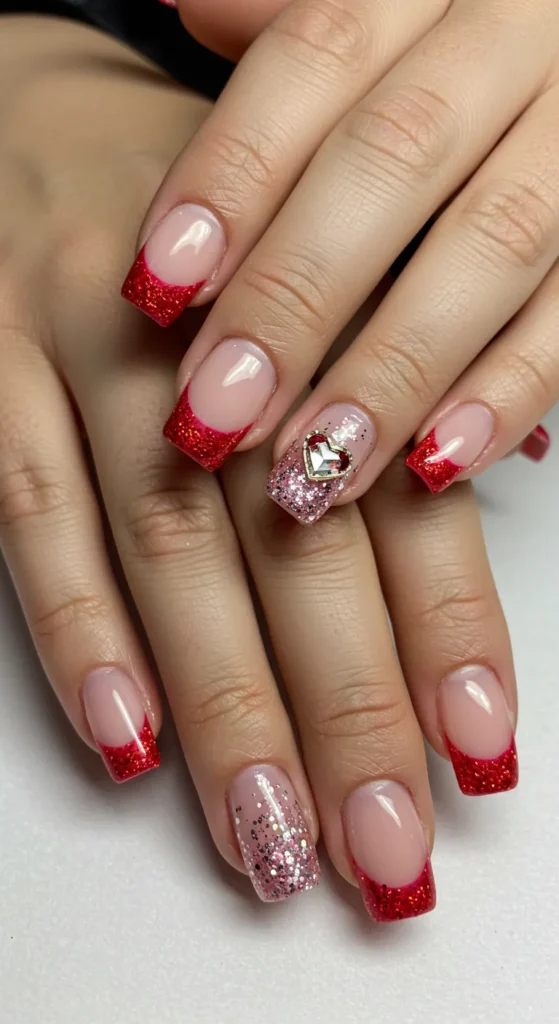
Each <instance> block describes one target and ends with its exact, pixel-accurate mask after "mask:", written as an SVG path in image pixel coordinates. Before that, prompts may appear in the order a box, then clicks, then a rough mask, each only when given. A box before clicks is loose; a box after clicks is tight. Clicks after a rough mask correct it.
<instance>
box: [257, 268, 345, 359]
mask: <svg viewBox="0 0 559 1024" xmlns="http://www.w3.org/2000/svg"><path fill="white" fill-rule="evenodd" d="M242 281H243V284H244V285H245V286H246V287H247V288H248V290H249V292H252V293H254V294H255V295H256V296H257V299H258V310H259V312H258V317H259V320H260V321H262V322H263V323H266V324H270V323H273V324H274V325H275V328H276V330H277V333H278V337H282V336H283V337H284V342H283V343H284V344H285V333H286V329H287V330H288V331H289V332H291V333H292V332H293V330H296V331H297V332H298V331H301V330H302V331H304V332H305V333H308V332H311V333H312V334H318V335H321V334H322V333H323V332H324V331H325V330H326V329H327V327H328V325H329V323H330V321H331V320H332V316H333V311H332V305H333V304H332V293H333V289H334V282H333V280H332V275H331V274H330V272H329V270H328V268H327V266H326V264H325V262H324V261H322V260H321V259H320V257H319V256H318V255H317V254H314V253H311V252H310V251H309V252H297V253H284V254H280V255H273V256H270V257H268V258H267V259H266V260H265V261H263V260H260V265H256V263H250V262H249V263H248V264H247V266H246V268H245V269H244V271H243V278H242Z"/></svg>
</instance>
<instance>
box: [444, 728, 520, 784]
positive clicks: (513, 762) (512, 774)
mask: <svg viewBox="0 0 559 1024" xmlns="http://www.w3.org/2000/svg"><path fill="white" fill-rule="evenodd" d="M445 741H446V745H447V749H448V753H449V756H450V760H451V762H452V767H453V768H454V774H455V775H456V781H457V782H458V785H459V787H460V790H461V792H462V793H464V795H465V796H490V795H491V794H492V793H508V792H509V791H510V790H511V789H516V786H517V785H518V754H517V750H516V742H515V740H514V737H513V738H512V739H511V742H510V745H509V746H508V748H507V749H506V750H505V751H504V752H503V753H502V754H500V755H499V757H492V758H476V757H470V756H469V755H468V754H465V753H464V752H463V751H462V750H459V749H458V747H455V746H454V744H453V743H452V742H451V740H449V738H448V736H445Z"/></svg>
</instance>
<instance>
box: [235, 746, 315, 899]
mask: <svg viewBox="0 0 559 1024" xmlns="http://www.w3.org/2000/svg"><path fill="white" fill-rule="evenodd" d="M227 797H228V803H229V810H230V814H231V819H232V821H233V826H234V829H235V834H236V836H237V841H238V843H239V849H240V851H241V855H242V858H243V860H244V863H245V867H246V868H247V870H248V873H249V877H250V880H251V882H252V884H253V886H254V888H255V890H256V893H257V895H258V896H259V897H260V899H261V900H264V901H265V902H266V903H275V902H277V901H279V900H285V899H287V898H288V897H289V896H293V895H294V894H295V893H298V892H304V891H306V890H307V889H313V888H314V886H315V885H318V882H319V880H320V868H319V864H318V857H317V854H316V848H315V845H314V843H313V840H312V836H311V834H310V832H309V830H308V827H307V823H306V821H305V818H304V817H303V812H302V811H301V808H300V807H299V804H298V802H297V798H296V796H295V792H294V790H293V786H292V785H291V782H290V780H289V779H288V777H287V775H286V774H285V772H283V771H281V769H279V768H276V767H274V765H269V764H259V765H251V766H250V767H249V768H245V769H244V770H243V771H242V772H240V773H239V775H237V777H236V778H235V779H234V781H233V783H232V784H231V786H230V788H229V792H228V794H227Z"/></svg>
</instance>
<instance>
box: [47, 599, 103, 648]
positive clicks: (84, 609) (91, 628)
mask: <svg viewBox="0 0 559 1024" xmlns="http://www.w3.org/2000/svg"><path fill="white" fill-rule="evenodd" d="M109 620H110V612H109V609H108V607H107V603H106V601H104V600H103V598H101V597H98V596H96V595H92V594H79V595H75V596H72V597H69V598H67V599H66V600H65V601H62V602H61V603H60V604H59V605H57V607H56V608H49V609H48V610H47V611H45V612H41V614H40V615H37V616H36V617H35V618H34V619H33V620H32V621H31V623H30V628H31V632H32V634H33V636H34V637H35V639H36V640H37V642H38V643H41V642H42V641H45V640H53V639H55V638H57V637H59V636H60V635H61V634H64V633H67V632H68V631H69V630H72V629H73V628H74V627H76V626H79V627H80V629H81V630H82V632H83V631H84V629H85V630H86V631H87V632H89V633H92V634H93V635H94V634H95V633H96V632H97V631H98V626H99V625H101V624H103V623H106V622H108V621H109Z"/></svg>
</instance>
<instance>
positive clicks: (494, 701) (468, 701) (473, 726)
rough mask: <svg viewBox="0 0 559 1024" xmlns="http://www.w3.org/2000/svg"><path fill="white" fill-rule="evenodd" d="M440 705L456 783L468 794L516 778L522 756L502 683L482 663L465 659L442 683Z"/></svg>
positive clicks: (509, 785)
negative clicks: (519, 753) (518, 749)
mask: <svg viewBox="0 0 559 1024" xmlns="http://www.w3.org/2000/svg"><path fill="white" fill-rule="evenodd" d="M437 706H438V711H439V718H440V721H441V726H442V731H443V733H444V736H445V739H446V744H447V747H448V752H449V754H450V759H451V761H452V766H453V768H454V771H455V773H456V778H457V780H458V785H459V786H460V789H461V790H462V792H463V793H466V795H467V796H484V795H486V794H489V793H504V792H506V791H507V790H509V789H514V787H515V786H516V785H517V783H518V758H517V753H516V744H515V741H514V733H513V727H512V720H511V715H510V711H509V709H508V706H507V702H506V699H505V694H504V691H503V688H502V686H501V685H500V683H499V681H498V679H497V678H496V676H495V675H494V674H493V672H492V671H491V670H490V669H488V668H486V667H485V666H484V665H466V666H464V667H463V668H459V669H457V670H456V672H452V673H451V675H449V676H447V677H446V679H444V680H443V682H442V683H441V685H440V687H439V692H438V696H437Z"/></svg>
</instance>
